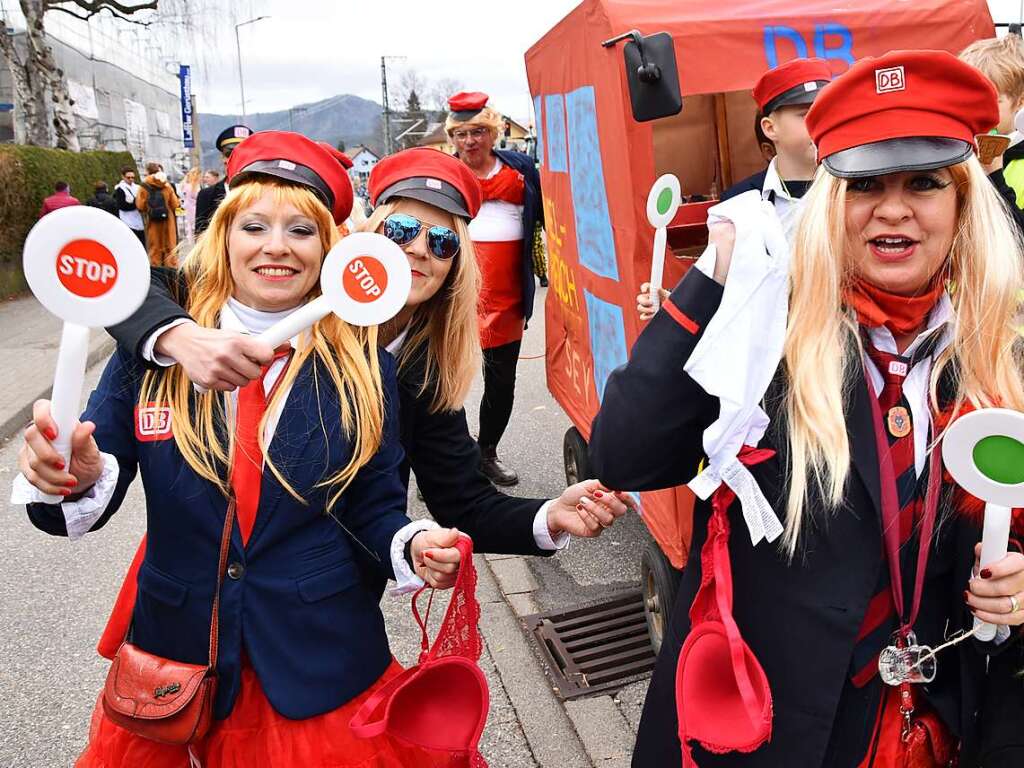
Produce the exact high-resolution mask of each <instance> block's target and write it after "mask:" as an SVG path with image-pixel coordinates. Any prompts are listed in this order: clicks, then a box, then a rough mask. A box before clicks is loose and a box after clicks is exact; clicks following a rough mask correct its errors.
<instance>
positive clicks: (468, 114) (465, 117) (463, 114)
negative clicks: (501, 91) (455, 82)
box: [451, 107, 484, 123]
mask: <svg viewBox="0 0 1024 768" xmlns="http://www.w3.org/2000/svg"><path fill="white" fill-rule="evenodd" d="M483 111H484V110H483V107H481V108H480V109H462V110H459V111H458V112H452V113H451V116H452V120H455V121H457V122H460V123H465V122H468V121H470V120H472V119H473V118H474V117H476V116H477V115H479V114H480V113H481V112H483Z"/></svg>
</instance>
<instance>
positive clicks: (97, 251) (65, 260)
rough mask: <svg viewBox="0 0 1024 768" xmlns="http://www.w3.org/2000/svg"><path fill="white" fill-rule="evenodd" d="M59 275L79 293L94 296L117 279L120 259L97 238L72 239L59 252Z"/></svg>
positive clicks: (69, 288)
mask: <svg viewBox="0 0 1024 768" xmlns="http://www.w3.org/2000/svg"><path fill="white" fill-rule="evenodd" d="M57 278H58V279H59V280H60V282H61V285H63V286H64V287H65V288H66V289H67V290H68V291H70V292H71V293H73V294H74V295H75V296H80V297H82V298H89V299H93V298H96V297H98V296H102V295H104V294H105V293H107V292H108V291H109V290H110V289H112V288H113V287H114V285H115V284H116V283H117V261H116V260H115V259H114V254H112V253H111V252H110V251H109V250H108V249H107V248H106V247H105V246H103V245H101V244H100V243H97V242H96V241H95V240H72V241H71V242H70V243H68V244H67V245H65V246H64V247H63V248H61V249H60V251H59V252H58V254H57Z"/></svg>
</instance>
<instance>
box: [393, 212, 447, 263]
mask: <svg viewBox="0 0 1024 768" xmlns="http://www.w3.org/2000/svg"><path fill="white" fill-rule="evenodd" d="M423 226H424V224H423V222H422V221H420V220H419V219H417V218H416V217H415V216H410V215H408V214H406V213H392V214H391V215H390V216H388V217H387V218H386V219H384V236H385V237H386V238H388V239H389V240H391V241H392V242H393V243H395V244H396V245H408V244H409V243H411V242H412V241H413V240H415V239H416V238H417V237H419V234H420V230H421V229H423ZM459 247H460V243H459V236H458V234H457V233H456V232H454V231H453V230H451V229H448V227H439V226H432V227H429V228H428V229H427V248H429V249H430V252H431V253H432V254H434V256H436V257H437V258H439V259H451V258H453V257H454V256H455V255H456V254H457V253H458V252H459Z"/></svg>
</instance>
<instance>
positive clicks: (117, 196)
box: [114, 165, 146, 245]
mask: <svg viewBox="0 0 1024 768" xmlns="http://www.w3.org/2000/svg"><path fill="white" fill-rule="evenodd" d="M138 196H139V185H138V184H136V183H135V169H134V168H132V167H131V166H128V165H126V166H125V167H124V168H122V169H121V180H120V181H119V182H117V185H116V186H115V187H114V201H115V202H116V203H117V215H118V216H119V217H120V218H121V221H123V222H124V223H125V224H127V225H128V228H129V229H130V230H131V231H132V232H134V233H135V236H136V237H137V238H139V242H140V243H142V244H143V245H145V244H146V227H145V224H144V223H143V221H142V214H141V213H139V210H138V209H137V208H136V207H135V198H136V197H138Z"/></svg>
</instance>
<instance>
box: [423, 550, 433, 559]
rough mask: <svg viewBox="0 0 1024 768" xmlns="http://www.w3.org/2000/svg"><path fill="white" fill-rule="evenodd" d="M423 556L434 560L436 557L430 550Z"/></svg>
mask: <svg viewBox="0 0 1024 768" xmlns="http://www.w3.org/2000/svg"><path fill="white" fill-rule="evenodd" d="M423 556H424V557H425V558H427V560H433V559H434V555H433V554H431V553H430V552H424V553H423Z"/></svg>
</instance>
